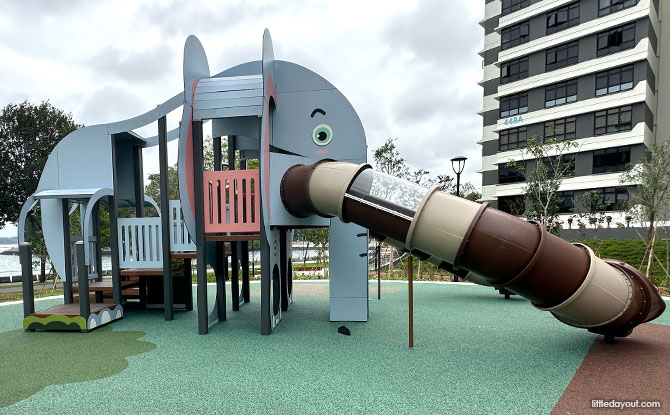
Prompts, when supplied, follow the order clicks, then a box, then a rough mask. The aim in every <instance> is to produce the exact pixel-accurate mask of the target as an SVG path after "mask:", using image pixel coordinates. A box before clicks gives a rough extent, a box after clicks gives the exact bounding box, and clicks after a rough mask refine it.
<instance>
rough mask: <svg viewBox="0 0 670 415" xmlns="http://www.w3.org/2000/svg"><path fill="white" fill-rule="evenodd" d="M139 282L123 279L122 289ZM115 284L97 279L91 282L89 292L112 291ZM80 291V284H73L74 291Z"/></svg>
mask: <svg viewBox="0 0 670 415" xmlns="http://www.w3.org/2000/svg"><path fill="white" fill-rule="evenodd" d="M137 284H138V282H137V281H121V289H122V290H123V289H125V288H130V287H133V286H136V285H137ZM113 288H114V287H113V285H112V281H96V282H91V283H89V284H88V291H89V292H95V293H97V292H101V293H111V292H112V290H113ZM78 291H79V285H78V284H77V285H75V286H72V292H75V293H76V292H78Z"/></svg>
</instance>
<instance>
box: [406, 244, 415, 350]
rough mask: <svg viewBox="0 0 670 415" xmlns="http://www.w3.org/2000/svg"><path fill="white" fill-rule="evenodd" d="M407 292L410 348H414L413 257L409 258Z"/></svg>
mask: <svg viewBox="0 0 670 415" xmlns="http://www.w3.org/2000/svg"><path fill="white" fill-rule="evenodd" d="M407 273H408V274H409V275H408V277H407V291H408V293H409V294H408V300H409V347H414V290H413V286H412V285H413V284H412V282H413V281H414V270H412V255H410V256H409V258H407Z"/></svg>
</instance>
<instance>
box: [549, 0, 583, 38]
mask: <svg viewBox="0 0 670 415" xmlns="http://www.w3.org/2000/svg"><path fill="white" fill-rule="evenodd" d="M578 24H579V2H578V1H577V2H574V3H572V4H568V5H567V6H564V7H561V8H560V9H556V10H552V11H550V12H549V13H547V34H548V35H550V34H552V33H556V32H560V31H561V30H565V29H567V28H569V27H572V26H577V25H578Z"/></svg>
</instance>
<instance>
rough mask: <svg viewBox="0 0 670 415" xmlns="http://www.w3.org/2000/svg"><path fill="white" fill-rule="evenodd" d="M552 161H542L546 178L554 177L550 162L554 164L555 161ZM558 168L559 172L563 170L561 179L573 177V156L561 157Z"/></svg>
mask: <svg viewBox="0 0 670 415" xmlns="http://www.w3.org/2000/svg"><path fill="white" fill-rule="evenodd" d="M554 159H555V157H554ZM554 159H550V158H549V157H545V158H544V159H542V162H543V163H544V165H545V167H546V168H547V177H554V166H552V164H551V163H552V162H553V163H556V160H554ZM558 166H559V168H560V170H563V177H573V176H574V175H575V155H574V154H565V155H562V156H561V158H560V160H558Z"/></svg>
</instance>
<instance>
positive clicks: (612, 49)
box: [596, 23, 635, 56]
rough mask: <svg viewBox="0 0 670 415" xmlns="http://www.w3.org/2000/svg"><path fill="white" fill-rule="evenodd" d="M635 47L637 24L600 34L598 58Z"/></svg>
mask: <svg viewBox="0 0 670 415" xmlns="http://www.w3.org/2000/svg"><path fill="white" fill-rule="evenodd" d="M634 47H635V23H630V24H627V25H625V26H619V27H616V28H614V29H610V30H607V31H605V32H601V33H598V51H597V53H596V54H597V55H598V56H605V55H609V54H610V53H616V52H619V51H621V50H625V49H632V48H634Z"/></svg>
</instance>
